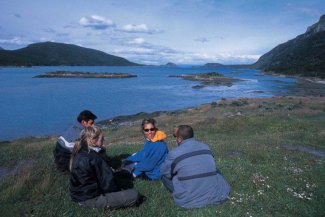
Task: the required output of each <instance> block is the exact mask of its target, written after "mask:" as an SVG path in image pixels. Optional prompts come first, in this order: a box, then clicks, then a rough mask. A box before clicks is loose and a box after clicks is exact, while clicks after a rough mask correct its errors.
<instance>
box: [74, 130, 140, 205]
mask: <svg viewBox="0 0 325 217" xmlns="http://www.w3.org/2000/svg"><path fill="white" fill-rule="evenodd" d="M103 143H104V135H103V132H102V130H101V129H100V128H99V127H97V126H90V127H85V128H84V129H83V130H82V132H81V138H80V140H79V141H77V142H76V144H75V146H74V149H73V152H72V155H71V161H70V170H71V173H70V186H69V189H70V195H71V198H72V200H73V201H74V202H77V203H78V204H80V205H82V206H85V207H88V208H99V209H103V208H107V209H117V208H122V207H131V206H134V205H138V204H139V203H141V202H142V201H141V200H142V199H143V196H141V195H140V194H139V193H138V191H136V190H135V189H127V190H121V189H120V188H119V186H118V183H116V181H115V179H114V173H113V171H112V169H111V167H110V165H109V164H108V163H107V161H106V160H105V159H104V158H103V157H102V153H101V150H102V148H103Z"/></svg>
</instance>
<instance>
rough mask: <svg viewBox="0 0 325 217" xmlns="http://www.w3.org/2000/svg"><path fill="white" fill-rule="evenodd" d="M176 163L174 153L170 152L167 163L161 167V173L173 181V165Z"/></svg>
mask: <svg viewBox="0 0 325 217" xmlns="http://www.w3.org/2000/svg"><path fill="white" fill-rule="evenodd" d="M173 161H174V157H173V156H172V153H171V152H169V154H168V155H167V157H166V159H165V161H164V162H163V164H162V165H161V169H160V172H161V174H162V175H163V176H166V177H167V178H169V179H171V178H172V177H171V165H172V163H173Z"/></svg>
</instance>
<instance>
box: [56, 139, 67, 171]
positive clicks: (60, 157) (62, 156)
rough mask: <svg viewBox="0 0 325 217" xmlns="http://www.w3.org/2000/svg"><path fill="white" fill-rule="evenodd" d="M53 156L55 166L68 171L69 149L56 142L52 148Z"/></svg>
mask: <svg viewBox="0 0 325 217" xmlns="http://www.w3.org/2000/svg"><path fill="white" fill-rule="evenodd" d="M53 156H54V162H55V165H56V168H57V169H58V170H60V171H62V172H68V171H69V163H70V158H71V151H70V150H69V149H66V148H63V147H62V146H61V145H60V143H58V142H57V143H56V145H55V148H54V150H53Z"/></svg>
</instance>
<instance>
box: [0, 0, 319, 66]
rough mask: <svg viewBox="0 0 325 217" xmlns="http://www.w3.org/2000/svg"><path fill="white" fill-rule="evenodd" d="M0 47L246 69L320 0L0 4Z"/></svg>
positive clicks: (36, 0)
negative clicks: (60, 48)
mask: <svg viewBox="0 0 325 217" xmlns="http://www.w3.org/2000/svg"><path fill="white" fill-rule="evenodd" d="M0 5H1V7H0V8H1V9H0V10H1V13H0V47H2V48H4V49H8V50H12V49H18V48H22V47H25V46H26V45H28V44H31V43H36V42H45V41H53V42H61V43H69V44H76V45H79V46H83V47H87V48H93V49H97V50H101V51H104V52H106V53H109V54H113V55H117V56H121V57H124V58H127V59H128V60H130V61H133V62H137V63H143V64H166V63H167V62H174V63H177V64H204V63H208V62H218V63H224V64H234V63H236V64H240V63H253V62H255V61H256V60H257V59H258V58H259V57H260V56H261V55H263V54H264V53H266V52H268V51H269V50H271V49H272V48H273V47H275V46H276V45H278V44H280V43H284V42H286V41H288V40H290V39H292V38H294V37H296V36H297V35H299V34H302V33H304V32H305V31H306V29H307V27H308V26H310V25H312V24H314V23H316V22H317V21H318V20H319V17H320V16H321V15H322V14H324V13H325V0H289V1H286V0H141V1H140V0H139V1H137V0H115V1H113V0H54V1H46V0H28V1H24V0H0Z"/></svg>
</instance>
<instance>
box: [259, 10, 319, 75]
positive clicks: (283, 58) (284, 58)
mask: <svg viewBox="0 0 325 217" xmlns="http://www.w3.org/2000/svg"><path fill="white" fill-rule="evenodd" d="M253 66H254V67H256V68H259V69H262V70H264V71H267V72H276V73H281V74H288V75H303V76H317V77H321V78H325V14H324V15H322V16H321V17H320V20H319V21H318V22H317V23H315V24H314V25H312V26H310V27H309V28H308V29H307V31H306V32H305V33H304V34H302V35H299V36H297V37H296V38H295V39H292V40H290V41H288V42H286V43H283V44H280V45H278V46H276V47H275V48H273V49H272V50H271V51H269V52H268V53H266V54H264V55H263V56H261V57H260V58H259V60H258V61H257V62H256V63H254V64H253Z"/></svg>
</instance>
